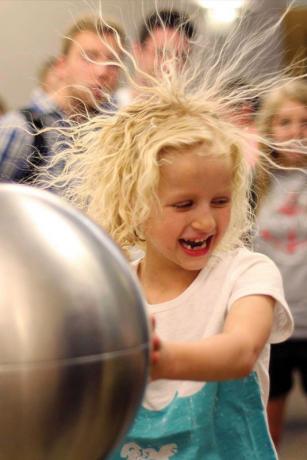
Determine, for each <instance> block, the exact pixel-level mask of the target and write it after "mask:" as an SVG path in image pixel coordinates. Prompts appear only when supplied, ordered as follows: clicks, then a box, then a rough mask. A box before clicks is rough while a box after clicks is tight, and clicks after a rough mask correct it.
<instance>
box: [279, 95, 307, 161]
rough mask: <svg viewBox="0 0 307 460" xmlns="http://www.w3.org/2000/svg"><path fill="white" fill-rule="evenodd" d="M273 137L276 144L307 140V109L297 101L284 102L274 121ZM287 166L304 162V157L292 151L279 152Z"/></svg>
mask: <svg viewBox="0 0 307 460" xmlns="http://www.w3.org/2000/svg"><path fill="white" fill-rule="evenodd" d="M272 137H273V139H274V141H275V142H286V141H291V140H292V139H295V140H303V139H307V107H306V106H305V105H304V104H301V103H300V102H297V101H291V100H288V101H286V102H284V103H283V104H282V105H281V107H280V108H279V111H278V113H277V115H276V116H275V117H274V118H273V120H272ZM279 154H280V156H281V159H282V160H283V163H284V164H285V165H288V166H290V165H296V164H300V163H301V162H303V161H304V157H303V155H301V154H300V153H296V152H295V151H294V150H293V149H292V151H286V150H283V151H281V152H279Z"/></svg>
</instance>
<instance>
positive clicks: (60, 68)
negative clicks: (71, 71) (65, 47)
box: [56, 55, 67, 80]
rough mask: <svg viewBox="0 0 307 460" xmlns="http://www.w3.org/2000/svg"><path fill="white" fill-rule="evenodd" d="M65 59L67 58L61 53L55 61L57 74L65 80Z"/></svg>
mask: <svg viewBox="0 0 307 460" xmlns="http://www.w3.org/2000/svg"><path fill="white" fill-rule="evenodd" d="M66 61H67V58H66V56H63V55H61V56H59V57H58V59H57V63H56V68H57V74H58V76H59V78H60V79H61V80H65V78H66V74H67V70H66Z"/></svg>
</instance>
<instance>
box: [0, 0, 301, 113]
mask: <svg viewBox="0 0 307 460" xmlns="http://www.w3.org/2000/svg"><path fill="white" fill-rule="evenodd" d="M194 1H196V0H0V44H1V53H0V94H1V95H2V97H3V98H4V99H5V100H6V102H7V103H8V105H9V106H10V107H12V108H13V107H17V106H21V105H23V104H25V103H26V101H27V98H28V96H29V93H30V91H31V89H32V88H33V86H34V85H35V83H36V72H37V69H38V68H39V66H40V65H41V63H42V62H43V61H44V60H45V59H46V58H47V57H49V56H50V55H54V54H56V53H57V52H58V51H59V43H60V39H61V36H62V35H63V34H64V32H65V30H66V29H67V27H69V26H70V25H71V23H72V22H73V20H74V19H75V18H76V17H78V16H79V15H80V14H83V13H85V12H97V11H98V10H99V8H100V9H101V11H102V13H103V15H104V16H106V17H113V18H114V19H117V20H118V21H119V22H120V23H122V25H123V26H124V28H125V30H126V32H127V33H128V34H129V35H130V36H132V37H133V36H135V35H136V30H137V29H138V26H139V24H140V23H141V22H142V18H143V17H144V16H146V15H147V14H148V12H150V11H151V10H153V9H154V8H155V5H158V7H162V6H173V7H176V8H182V9H185V10H187V11H188V12H189V13H190V14H192V17H193V19H194V20H196V22H198V26H199V27H200V26H201V24H202V23H203V18H202V14H200V10H199V9H198V8H197V7H196V5H195V3H194ZM216 1H218V0H216ZM251 1H252V2H257V4H259V5H262V10H261V11H260V13H259V14H262V15H263V10H264V11H265V14H268V13H266V11H270V14H279V12H280V9H281V8H282V7H283V6H284V4H285V2H286V1H287V0H251ZM302 1H304V2H307V0H300V2H302ZM260 9H261V8H260ZM255 27H257V21H255ZM278 42H279V37H276V47H277V49H278ZM277 54H278V53H274V55H272V56H270V57H269V58H268V59H267V64H268V66H269V67H270V66H272V67H275V68H276V66H278V65H279V60H278V59H279V58H278V57H277Z"/></svg>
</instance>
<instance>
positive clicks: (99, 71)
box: [94, 63, 108, 78]
mask: <svg viewBox="0 0 307 460" xmlns="http://www.w3.org/2000/svg"><path fill="white" fill-rule="evenodd" d="M94 73H95V76H96V77H97V78H102V77H105V76H106V75H107V74H108V66H107V65H106V64H103V63H97V64H95V65H94Z"/></svg>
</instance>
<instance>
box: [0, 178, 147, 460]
mask: <svg viewBox="0 0 307 460" xmlns="http://www.w3.org/2000/svg"><path fill="white" fill-rule="evenodd" d="M0 203H1V212H0V248H1V249H0V460H2V459H3V460H21V459H22V460H98V459H102V458H105V457H106V455H107V453H108V452H109V451H110V449H111V448H112V447H114V445H115V443H116V442H117V441H118V440H119V439H120V437H121V436H122V435H123V434H124V433H125V432H126V430H127V428H128V427H129V424H130V423H131V421H132V419H133V417H134V415H135V412H136V410H137V408H138V406H139V404H140V402H141V399H142V396H143V391H144V387H145V384H146V379H147V370H148V361H149V329H148V322H147V317H146V313H145V309H144V305H143V301H142V297H141V295H140V292H139V289H138V287H137V283H136V281H135V279H134V275H133V274H132V273H131V270H130V267H129V265H128V263H127V262H126V261H125V259H124V257H123V256H122V255H121V253H120V251H119V249H118V248H117V247H116V246H115V244H114V243H113V242H112V241H111V239H110V238H109V237H108V236H107V235H106V234H105V233H104V232H103V231H102V230H101V229H99V228H98V227H97V226H96V225H94V224H93V223H92V222H91V221H90V220H89V219H87V218H86V217H85V216H83V215H82V214H81V213H79V212H77V211H75V210H74V209H73V208H71V207H70V206H68V205H66V204H64V203H63V202H62V201H61V200H60V199H59V198H58V197H56V196H54V195H52V194H51V193H48V192H43V191H40V190H38V189H35V188H32V187H26V186H22V185H11V184H2V185H0Z"/></svg>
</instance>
